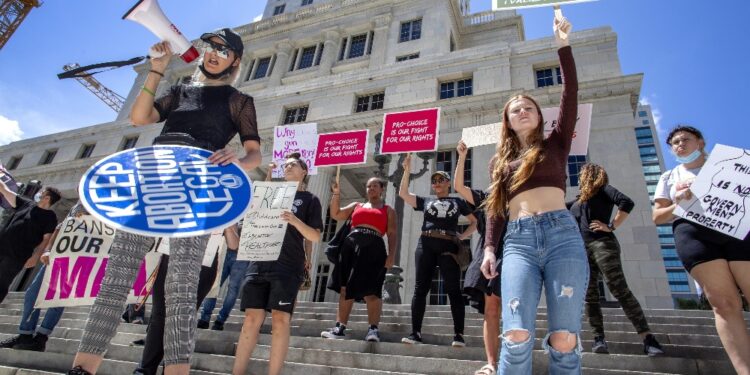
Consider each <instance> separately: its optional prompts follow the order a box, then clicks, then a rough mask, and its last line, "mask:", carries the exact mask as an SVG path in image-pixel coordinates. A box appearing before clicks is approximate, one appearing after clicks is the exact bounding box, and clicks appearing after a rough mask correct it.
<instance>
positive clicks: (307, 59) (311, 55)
mask: <svg viewBox="0 0 750 375" xmlns="http://www.w3.org/2000/svg"><path fill="white" fill-rule="evenodd" d="M322 49H323V43H318V44H316V45H314V46H309V47H304V48H299V49H297V50H295V51H294V58H293V59H292V63H291V64H290V66H289V71H290V72H291V71H294V70H299V69H307V68H309V67H312V66H313V65H319V64H320V58H317V59H316V58H315V56H318V55H319V53H318V51H322ZM297 55H299V62H297ZM295 64H296V65H295Z"/></svg>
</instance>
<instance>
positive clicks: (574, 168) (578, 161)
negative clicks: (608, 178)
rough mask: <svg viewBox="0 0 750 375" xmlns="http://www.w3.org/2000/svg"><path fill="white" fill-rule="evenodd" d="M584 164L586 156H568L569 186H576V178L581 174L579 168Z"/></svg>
mask: <svg viewBox="0 0 750 375" xmlns="http://www.w3.org/2000/svg"><path fill="white" fill-rule="evenodd" d="M584 164H586V155H570V156H568V180H569V181H570V186H578V176H579V175H580V174H581V168H582V167H583V165H584Z"/></svg>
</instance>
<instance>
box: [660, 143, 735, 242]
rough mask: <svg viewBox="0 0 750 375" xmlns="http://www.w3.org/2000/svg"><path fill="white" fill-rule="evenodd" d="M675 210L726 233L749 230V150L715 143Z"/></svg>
mask: <svg viewBox="0 0 750 375" xmlns="http://www.w3.org/2000/svg"><path fill="white" fill-rule="evenodd" d="M690 192H691V193H692V194H693V196H694V199H691V200H689V201H680V204H679V205H678V206H677V207H675V210H674V214H675V215H677V216H679V217H682V218H685V219H687V220H690V221H692V222H695V223H698V224H700V225H703V226H705V227H706V228H711V229H713V230H715V231H718V232H721V233H724V234H727V235H729V236H732V237H735V238H738V239H744V238H745V237H747V234H748V232H750V215H748V213H750V212H749V211H750V207H748V205H750V150H743V149H741V148H736V147H730V146H725V145H720V144H717V145H716V146H715V147H714V149H713V151H711V155H710V156H709V157H708V160H706V163H705V164H704V165H703V168H701V171H700V173H698V176H697V177H696V178H695V180H694V181H693V183H692V184H691V185H690Z"/></svg>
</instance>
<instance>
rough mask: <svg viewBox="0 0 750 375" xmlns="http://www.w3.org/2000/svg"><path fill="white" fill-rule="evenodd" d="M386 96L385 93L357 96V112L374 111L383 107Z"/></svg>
mask: <svg viewBox="0 0 750 375" xmlns="http://www.w3.org/2000/svg"><path fill="white" fill-rule="evenodd" d="M384 98H385V94H384V93H382V92H381V93H379V94H372V95H364V96H358V97H357V108H356V109H355V112H357V113H359V112H366V111H374V110H376V109H383V99H384Z"/></svg>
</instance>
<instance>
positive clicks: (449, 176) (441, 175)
mask: <svg viewBox="0 0 750 375" xmlns="http://www.w3.org/2000/svg"><path fill="white" fill-rule="evenodd" d="M435 176H440V177H442V178H444V179H445V180H446V181H450V180H451V175H449V174H448V172H445V171H437V172H435V173H433V174H432V176H430V178H431V179H432V178H435Z"/></svg>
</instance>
